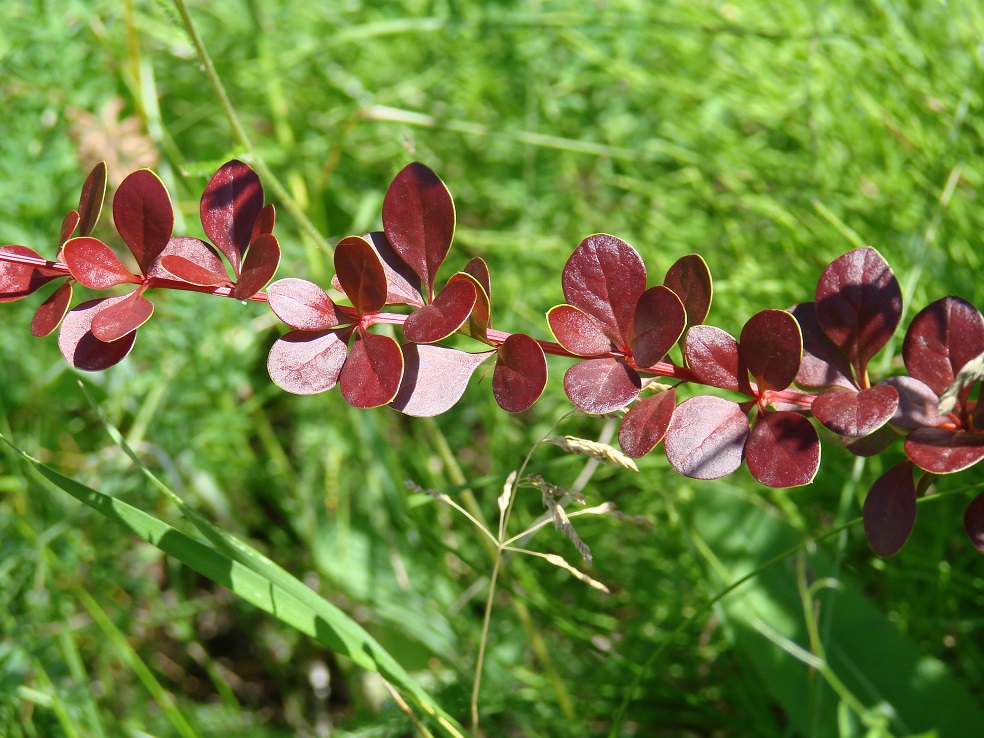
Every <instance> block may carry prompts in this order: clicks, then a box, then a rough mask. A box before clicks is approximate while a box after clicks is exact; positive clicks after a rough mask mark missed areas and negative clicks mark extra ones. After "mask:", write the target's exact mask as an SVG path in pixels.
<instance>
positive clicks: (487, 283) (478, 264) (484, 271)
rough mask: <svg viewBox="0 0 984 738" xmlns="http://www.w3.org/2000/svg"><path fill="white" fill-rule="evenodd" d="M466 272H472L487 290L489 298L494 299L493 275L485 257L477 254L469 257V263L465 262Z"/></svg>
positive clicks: (464, 270)
mask: <svg viewBox="0 0 984 738" xmlns="http://www.w3.org/2000/svg"><path fill="white" fill-rule="evenodd" d="M461 271H463V272H464V273H465V274H470V275H471V276H473V277H474V278H475V279H476V280H478V283H479V284H480V285H482V289H483V290H485V294H486V295H488V297H489V299H490V300H491V299H492V277H491V276H490V275H489V265H488V264H486V263H485V259H483V258H482V257H481V256H475V257H473V258H472V259H469V261H468V263H467V264H465V268H464V269H462V270H461Z"/></svg>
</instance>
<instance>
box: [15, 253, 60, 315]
mask: <svg viewBox="0 0 984 738" xmlns="http://www.w3.org/2000/svg"><path fill="white" fill-rule="evenodd" d="M4 253H6V254H11V255H14V256H26V257H30V258H32V259H37V260H38V262H44V259H42V258H41V255H40V254H39V253H38V252H37V251H34V250H33V249H29V248H28V247H27V246H0V254H4ZM64 276H65V273H64V272H62V271H59V270H57V269H51V268H50V267H45V266H34V265H32V264H21V263H19V262H16V261H7V260H5V259H0V302H13V301H14V300H20V299H22V298H24V297H27V296H28V295H30V294H32V293H34V292H36V291H37V290H39V289H41V287H43V286H44V285H46V284H47V283H48V282H50V281H51V280H53V279H58V278H59V277H64Z"/></svg>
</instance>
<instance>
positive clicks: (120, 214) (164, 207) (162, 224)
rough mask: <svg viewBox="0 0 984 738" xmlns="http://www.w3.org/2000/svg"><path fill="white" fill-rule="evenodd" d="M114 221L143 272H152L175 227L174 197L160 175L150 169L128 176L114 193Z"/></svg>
mask: <svg viewBox="0 0 984 738" xmlns="http://www.w3.org/2000/svg"><path fill="white" fill-rule="evenodd" d="M113 221H114V222H115V223H116V230H117V231H119V234H120V236H121V237H122V238H123V241H124V242H125V243H126V245H127V246H128V247H129V249H130V252H131V253H132V254H133V256H134V258H135V259H136V260H137V265H138V266H139V267H140V273H141V274H149V273H150V269H151V267H153V265H154V262H155V261H156V260H157V257H159V256H160V255H161V253H162V252H163V251H164V249H165V248H166V247H167V242H168V241H169V240H170V238H171V230H172V229H173V228H174V210H173V209H172V207H171V199H170V198H169V197H168V194H167V188H166V187H165V186H164V183H163V182H162V181H161V179H160V177H158V176H157V175H156V174H154V173H153V172H152V171H150V170H149V169H140V170H138V171H136V172H133V173H132V174H130V175H129V176H127V178H126V179H124V180H123V181H122V182H121V183H120V186H119V188H118V189H117V190H116V194H115V195H113Z"/></svg>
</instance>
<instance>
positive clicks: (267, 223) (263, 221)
mask: <svg viewBox="0 0 984 738" xmlns="http://www.w3.org/2000/svg"><path fill="white" fill-rule="evenodd" d="M276 222H277V209H276V208H275V207H274V206H273V203H272V202H271V203H268V204H266V205H264V206H263V207H262V208H260V212H259V213H257V215H256V220H255V221H253V230H252V231H251V232H250V234H249V242H250V243H253V241H255V240H256V239H257V238H258V237H259V236H262V235H263V234H264V233H273V227H274V225H275V224H276Z"/></svg>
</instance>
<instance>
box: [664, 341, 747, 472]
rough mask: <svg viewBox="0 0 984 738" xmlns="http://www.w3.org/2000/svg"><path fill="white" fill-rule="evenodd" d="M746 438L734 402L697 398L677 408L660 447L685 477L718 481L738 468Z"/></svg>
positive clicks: (743, 419) (741, 415)
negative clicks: (662, 446) (663, 448)
mask: <svg viewBox="0 0 984 738" xmlns="http://www.w3.org/2000/svg"><path fill="white" fill-rule="evenodd" d="M697 327H699V326H697ZM691 330H693V329H691ZM747 438H748V418H747V417H746V415H745V413H744V412H743V411H742V409H741V408H740V407H739V406H738V403H736V402H731V401H730V400H725V399H724V398H722V397H713V396H710V395H698V396H697V397H691V398H690V399H688V400H684V401H683V402H682V403H680V405H679V406H677V409H676V411H675V412H674V413H673V420H672V421H671V422H670V427H669V429H667V431H666V438H665V439H664V441H663V445H664V447H665V449H666V458H667V460H668V461H669V462H670V465H671V466H672V467H673V468H674V469H676V470H677V471H678V472H680V473H681V474H683V475H684V476H685V477H691V478H692V479H719V478H720V477H724V476H727V475H728V474H731V473H732V472H733V471H734V470H735V469H737V468H738V467H739V466H741V460H742V456H743V453H744V449H745V440H746V439H747Z"/></svg>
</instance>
